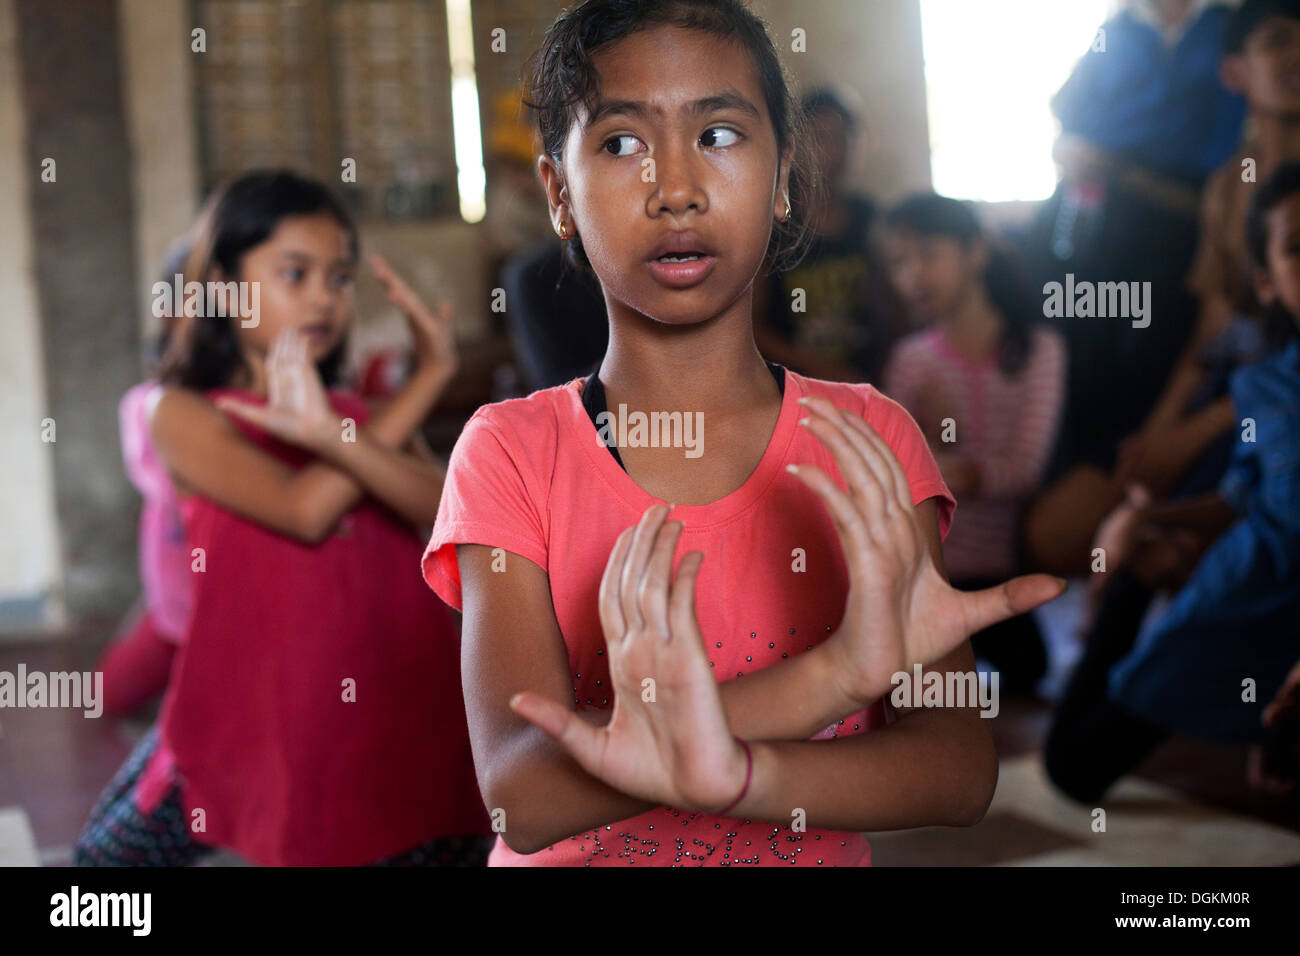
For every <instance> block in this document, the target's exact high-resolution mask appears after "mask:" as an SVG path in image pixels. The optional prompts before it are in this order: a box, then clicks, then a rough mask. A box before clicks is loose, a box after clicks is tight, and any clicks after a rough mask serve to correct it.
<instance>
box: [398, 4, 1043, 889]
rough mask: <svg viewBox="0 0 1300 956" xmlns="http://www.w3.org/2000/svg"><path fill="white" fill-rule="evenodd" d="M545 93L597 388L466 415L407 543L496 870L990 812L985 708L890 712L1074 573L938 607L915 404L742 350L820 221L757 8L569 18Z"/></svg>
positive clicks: (736, 848)
mask: <svg viewBox="0 0 1300 956" xmlns="http://www.w3.org/2000/svg"><path fill="white" fill-rule="evenodd" d="M531 101H532V105H533V106H534V108H535V109H536V110H537V116H538V120H539V125H540V131H541V134H542V141H543V145H544V150H545V152H544V154H543V155H542V156H540V157H539V159H538V169H539V172H540V174H541V177H542V181H543V184H544V186H545V189H546V194H547V198H548V200H549V205H550V210H551V216H552V221H553V222H554V224H555V229H556V231H557V233H558V234H559V235H560V237H561V239H563V240H565V241H567V243H568V249H569V251H570V253H571V255H572V257H573V258H574V259H575V260H576V261H577V262H578V263H579V264H582V265H589V266H590V268H591V269H592V270H594V272H595V274H596V276H597V277H598V278H599V280H600V283H601V286H602V288H603V291H604V298H605V304H606V308H607V311H608V313H609V322H610V336H609V347H608V351H607V352H606V354H605V357H604V360H603V362H602V363H601V366H600V368H599V370H598V372H596V373H594V374H593V375H591V376H589V377H588V378H587V379H586V380H583V379H577V380H574V381H572V382H570V383H568V384H567V385H563V386H558V387H556V388H552V389H546V390H543V391H540V392H536V393H534V394H533V395H531V396H529V397H528V398H524V399H516V400H512V401H507V402H503V403H499V404H497V405H490V406H487V407H485V408H483V409H481V410H480V411H479V413H477V414H476V416H475V419H474V420H473V421H472V422H471V423H470V424H469V425H468V426H467V427H466V430H465V432H464V433H463V434H462V436H461V438H460V440H459V441H458V442H457V445H456V449H455V451H454V453H453V455H452V460H451V464H450V467H449V471H448V478H447V485H446V488H445V490H444V495H443V501H442V504H441V505H440V507H439V512H438V521H437V524H436V526H435V529H434V533H433V536H432V539H431V541H430V544H429V548H428V550H427V552H426V556H425V564H424V568H425V576H426V579H427V580H428V581H429V582H430V584H431V585H432V586H433V587H434V588H435V589H437V590H438V591H439V593H441V594H442V595H443V596H444V597H445V598H446V599H447V600H448V601H449V602H451V603H452V604H453V605H454V606H457V607H460V608H462V609H463V613H464V632H463V634H464V637H463V639H464V642H465V649H464V654H463V659H462V660H463V663H462V668H463V674H464V682H465V697H466V706H467V708H468V713H469V727H470V735H471V739H472V741H473V746H474V757H475V765H476V767H477V770H478V779H479V785H480V788H481V789H482V791H483V794H484V797H485V799H486V803H487V806H488V807H489V808H491V810H492V814H493V820H494V827H495V828H496V829H497V830H498V832H499V834H500V840H499V842H498V844H497V846H496V848H495V849H494V851H493V855H492V858H491V861H490V862H491V863H492V864H534V865H535V864H541V865H548V864H549V865H556V864H570V865H572V864H578V865H581V864H584V863H586V864H591V865H623V864H638V863H640V864H643V865H644V864H649V865H672V864H674V863H680V864H701V865H730V864H732V863H739V864H778V865H790V864H794V863H804V864H807V865H817V864H818V863H821V864H824V865H826V864H834V863H840V864H865V863H867V862H868V861H869V859H870V856H869V851H868V848H867V846H866V841H865V840H864V839H863V838H862V837H861V835H860V834H861V831H864V830H880V829H894V828H900V827H912V826H923V825H931V824H940V825H962V824H971V823H974V822H976V821H977V820H979V819H980V818H981V817H982V815H983V813H984V810H985V808H986V807H987V806H988V803H989V801H990V799H991V798H992V794H993V789H994V785H995V782H996V779H997V758H996V754H995V752H994V749H993V743H992V737H991V734H990V733H989V730H988V725H987V722H985V721H983V720H981V719H980V717H979V712H978V710H977V708H976V707H975V706H947V707H937V708H927V709H920V708H913V707H908V706H902V705H900V706H898V707H895V708H893V711H894V716H895V717H896V718H897V719H896V720H895V722H894V723H892V724H891V725H890V726H888V727H883V725H884V723H885V719H886V715H885V711H884V708H883V705H882V704H881V698H882V697H884V696H885V695H886V694H887V693H889V691H890V685H891V679H892V677H893V675H894V674H896V673H897V672H900V671H906V672H909V674H910V671H911V669H912V667H913V665H914V664H916V665H924V664H932V665H933V667H934V668H935V669H936V670H939V671H964V672H971V671H973V669H974V660H973V657H972V655H971V651H970V647H969V645H968V643H967V636H968V635H969V634H971V633H972V632H973V631H976V630H979V629H980V628H982V627H984V626H986V625H988V624H991V623H993V622H995V621H997V620H1001V619H1003V618H1006V617H1010V616H1011V615H1013V614H1015V613H1018V612H1021V611H1024V610H1027V609H1029V608H1031V607H1034V606H1036V605H1038V604H1040V603H1042V602H1044V601H1046V600H1049V599H1050V598H1052V597H1055V596H1056V595H1057V594H1058V593H1060V590H1061V587H1062V586H1063V582H1060V581H1055V580H1053V579H1051V578H1048V577H1045V576H1041V575H1040V576H1035V577H1030V578H1021V579H1017V580H1014V581H1012V582H1009V583H1007V584H1003V585H1000V586H998V587H995V588H991V589H989V590H987V591H981V592H972V593H961V592H958V591H954V590H953V589H952V588H950V587H949V586H948V584H947V581H946V579H945V578H944V574H943V570H942V568H943V565H942V555H941V552H940V536H941V533H942V531H943V530H946V527H947V523H948V521H949V517H950V515H951V512H952V506H953V501H952V498H951V496H950V495H949V494H948V491H947V489H946V488H945V487H944V485H943V481H942V478H941V476H940V475H939V472H938V469H937V468H936V467H935V464H934V459H933V458H932V457H931V456H930V453H929V451H928V449H926V447H925V441H924V438H923V437H922V436H921V434H920V431H919V430H918V429H917V427H916V424H915V423H914V422H913V421H912V420H911V418H910V417H908V415H907V413H906V412H904V411H903V410H902V409H901V408H900V407H899V406H898V405H897V404H895V403H894V402H892V401H890V400H889V399H888V398H886V397H884V396H883V395H881V394H880V393H879V392H877V391H876V390H875V389H873V388H872V387H871V386H868V385H841V384H836V383H831V382H822V381H817V380H815V379H808V378H804V377H803V376H799V375H795V374H793V373H790V372H787V371H786V370H784V369H782V368H780V367H779V366H776V367H770V366H768V365H767V364H766V363H765V362H764V360H763V357H762V356H761V355H760V354H759V352H758V349H757V348H756V346H755V344H754V333H753V316H752V314H751V313H752V309H751V305H752V291H753V282H754V277H755V275H756V274H757V273H758V271H759V268H760V266H762V265H763V264H764V263H765V262H766V263H767V264H769V265H770V264H774V263H775V264H776V265H778V266H779V265H780V264H782V263H783V262H785V261H788V258H787V255H786V254H787V253H789V252H790V250H791V245H792V241H793V240H794V239H796V238H797V227H796V224H795V223H796V220H795V219H793V218H792V210H793V209H796V208H800V207H801V206H802V205H803V203H804V200H803V198H802V196H803V195H804V194H803V192H802V190H803V187H804V183H803V180H802V173H801V169H802V167H801V166H800V164H798V163H796V162H795V161H794V160H795V152H796V150H797V149H798V148H799V147H800V145H801V143H802V139H801V137H800V135H799V132H798V130H797V129H796V128H795V123H796V118H795V115H794V113H793V110H792V107H791V105H790V101H789V93H788V90H787V87H786V84H785V81H784V78H783V76H782V72H781V67H780V65H779V62H778V60H777V56H776V52H775V50H774V48H773V45H772V42H771V40H770V39H769V37H768V36H767V34H766V31H765V30H764V27H763V25H762V23H761V22H760V21H759V20H757V19H756V18H755V17H754V16H753V14H752V13H750V11H749V10H748V9H747V8H746V7H745V6H744V4H743V3H741V2H739V0H587V2H585V3H583V4H581V5H580V6H578V7H577V8H576V9H574V10H573V11H571V12H567V13H565V14H563V15H561V17H560V18H559V19H558V20H557V21H556V22H555V24H554V25H553V26H552V27H551V29H550V31H549V32H548V34H547V37H546V39H545V41H544V43H543V46H542V49H541V51H540V53H539V54H538V57H537V60H536V66H535V71H534V73H533V78H532V85H531ZM774 220H775V223H776V225H775V228H774V226H773V221H774ZM774 233H775V235H774ZM810 291H811V290H810ZM673 416H676V418H675V424H674V417H673ZM801 416H806V417H802V418H801ZM647 422H649V423H651V424H650V425H649V426H648V427H649V432H648V430H647ZM701 423H702V430H701V427H700V426H701ZM665 438H667V439H668V440H667V441H665V440H664V439H665ZM669 502H673V503H675V504H668V503H669ZM670 514H672V515H674V516H675V517H676V518H677V519H678V520H675V521H669V520H668V517H669V515H670ZM678 559H680V560H678ZM674 565H676V568H677V570H676V573H675V574H674V573H673V567H674ZM918 696H919V695H918ZM918 703H919V701H918ZM880 728H883V729H880ZM867 731H871V732H867ZM814 736H815V737H819V738H822V739H818V740H812V741H810V739H809V738H811V737H814Z"/></svg>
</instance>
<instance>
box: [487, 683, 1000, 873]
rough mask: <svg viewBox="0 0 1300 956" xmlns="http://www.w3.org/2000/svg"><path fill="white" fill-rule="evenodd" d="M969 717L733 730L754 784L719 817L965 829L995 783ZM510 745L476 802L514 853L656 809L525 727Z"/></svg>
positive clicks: (989, 750) (947, 713)
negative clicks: (854, 726) (803, 732)
mask: <svg viewBox="0 0 1300 956" xmlns="http://www.w3.org/2000/svg"><path fill="white" fill-rule="evenodd" d="M728 683H731V684H734V683H736V682H735V681H729V682H728ZM724 686H725V685H724ZM979 719H980V718H978V717H974V718H972V716H971V714H970V713H969V712H965V713H963V712H962V711H959V710H955V709H947V710H929V711H917V712H914V713H911V714H908V715H906V716H905V717H902V718H900V719H899V720H897V721H896V722H895V723H894V724H893V725H891V726H890V727H889V728H887V729H883V730H877V731H872V732H870V733H864V734H854V735H850V736H846V737H841V738H839V739H836V740H822V741H809V740H806V739H800V740H759V739H757V738H751V737H750V735H749V734H747V733H745V732H744V731H743V730H742V729H741V728H740V727H737V726H734V725H733V727H732V730H733V732H735V734H736V735H737V736H739V737H742V738H745V739H747V740H750V748H751V750H752V752H753V755H754V778H753V781H752V782H751V784H750V790H749V795H748V796H747V797H746V799H745V800H743V801H742V802H741V804H740V805H739V806H738V807H737V808H736V809H735V810H734V811H733V812H732V813H730V814H728V815H729V816H731V817H735V818H740V819H748V820H765V821H770V822H772V823H789V822H791V820H792V819H794V817H793V816H792V815H793V814H794V811H795V810H796V809H802V810H804V811H805V814H806V821H807V824H808V826H810V827H820V828H825V829H833V830H893V829H902V828H905V827H914V826H968V825H971V824H974V823H977V822H978V821H979V820H980V819H981V818H982V817H983V815H984V811H985V810H986V809H987V807H988V803H989V801H990V800H991V799H992V795H993V789H994V787H995V786H996V784H997V756H996V753H995V752H994V750H993V747H992V744H991V742H990V739H989V732H988V730H987V729H986V728H983V727H981V726H979V725H978V724H977V723H974V722H976V721H978V720H979ZM818 729H820V728H818ZM514 747H515V753H516V754H518V755H519V757H518V763H516V764H515V766H514V767H513V768H511V769H510V770H509V771H508V775H509V777H510V778H511V779H512V780H513V781H515V786H514V787H507V788H504V789H493V788H491V787H490V786H489V791H490V792H488V793H485V796H487V798H488V799H489V801H492V800H495V801H497V802H498V803H499V805H500V806H501V808H503V809H505V811H506V832H505V833H503V834H502V836H503V838H504V839H505V841H506V843H507V844H508V845H509V846H510V847H511V849H513V850H515V851H516V852H518V853H536V852H538V851H539V850H544V849H545V848H546V847H548V846H551V845H552V844H553V843H556V842H558V841H560V840H564V839H568V838H569V837H571V836H574V835H576V834H581V833H585V832H587V831H590V830H594V829H596V828H598V827H602V826H607V825H609V824H612V823H617V822H619V821H621V820H626V819H628V818H629V817H634V816H638V815H639V814H642V813H645V812H647V811H649V810H653V809H654V808H655V807H656V806H657V805H656V804H654V803H651V802H649V801H646V800H641V799H638V798H636V797H632V796H628V795H627V794H625V793H622V792H620V791H618V790H615V789H613V788H612V787H610V786H608V785H606V784H604V783H602V782H601V781H599V780H597V779H596V778H594V777H592V776H591V775H589V774H588V773H587V772H586V771H585V770H583V769H582V768H581V767H579V766H578V765H577V763H576V762H575V761H574V760H573V759H572V758H571V757H570V756H569V755H568V753H567V752H566V751H565V750H564V748H563V747H562V746H561V745H559V744H558V743H556V742H555V741H554V740H553V739H552V738H551V737H549V736H547V735H546V734H545V733H544V732H542V731H540V730H538V729H536V728H533V727H530V728H528V730H526V731H524V732H522V733H521V734H520V736H519V737H518V738H517V739H516V741H515V744H514ZM491 809H493V807H489V810H491ZM683 809H690V808H683Z"/></svg>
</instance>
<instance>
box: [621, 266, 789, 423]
mask: <svg viewBox="0 0 1300 956" xmlns="http://www.w3.org/2000/svg"><path fill="white" fill-rule="evenodd" d="M752 303H753V288H752V286H751V287H750V288H748V289H746V290H745V292H744V294H743V295H741V296H740V298H739V299H737V300H736V302H735V303H733V304H732V305H731V306H729V307H728V308H727V309H726V310H725V311H724V312H722V313H721V314H719V315H717V316H715V317H714V318H712V319H708V320H706V321H704V322H699V323H695V324H693V325H690V326H685V327H683V326H668V325H664V324H662V323H659V322H655V321H654V320H653V319H650V318H648V317H647V316H645V315H642V314H641V313H638V312H635V311H634V310H632V309H629V308H628V307H627V306H625V305H623V304H622V303H619V302H615V301H612V300H610V299H609V298H608V297H607V298H606V307H607V309H608V311H609V314H610V324H609V326H610V332H609V348H608V349H607V350H606V352H605V359H604V361H603V362H601V365H600V372H599V374H600V380H601V382H602V383H603V384H604V386H605V394H606V397H607V399H608V401H609V404H610V407H613V406H614V405H615V404H616V403H618V402H625V403H627V404H628V405H630V406H633V407H634V408H640V409H654V410H665V411H674V410H683V409H685V410H690V411H708V412H711V413H713V414H716V415H720V416H725V415H728V414H730V413H732V412H738V411H743V410H752V409H754V408H755V407H756V406H758V405H760V404H762V403H763V402H765V401H770V400H772V399H774V398H779V390H778V388H777V386H776V383H775V381H774V380H773V378H772V376H771V374H770V373H769V372H768V370H767V365H766V363H764V361H763V357H762V356H761V355H760V354H759V351H758V346H757V345H755V344H754V330H753V324H752V322H753V319H752V316H751V308H752Z"/></svg>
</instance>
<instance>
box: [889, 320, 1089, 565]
mask: <svg viewBox="0 0 1300 956" xmlns="http://www.w3.org/2000/svg"><path fill="white" fill-rule="evenodd" d="M1065 374H1066V372H1065V344H1064V339H1063V338H1062V337H1061V335H1060V334H1059V333H1057V332H1055V331H1053V330H1051V329H1048V328H1046V327H1042V326H1039V327H1036V328H1035V329H1034V330H1033V332H1032V335H1031V339H1030V351H1029V357H1028V360H1027V361H1026V363H1025V366H1024V368H1023V369H1022V370H1021V372H1020V374H1019V375H1018V376H1016V377H1015V378H1008V377H1007V375H1006V373H1005V372H1003V371H1002V370H1001V369H1000V368H999V367H998V363H997V359H996V357H995V356H989V357H988V358H986V359H983V360H976V359H972V358H969V357H968V356H965V355H963V354H961V353H960V352H958V351H957V350H956V349H955V348H953V346H952V344H951V343H950V342H949V340H948V338H947V336H945V335H944V333H943V332H942V331H941V330H940V329H938V328H931V329H926V330H924V331H922V332H916V333H914V334H912V335H909V336H907V337H906V338H904V339H902V340H901V341H900V342H899V343H898V346H897V347H896V348H895V350H894V353H893V355H892V356H891V358H890V361H889V365H888V367H887V369H886V372H885V393H886V394H887V395H889V397H890V398H892V399H894V400H895V401H897V402H898V403H899V404H901V405H902V406H903V407H904V408H906V409H907V410H908V411H909V412H911V413H912V417H913V418H915V419H916V421H917V424H919V425H920V426H921V430H922V431H923V432H924V433H925V436H926V438H927V439H928V440H929V442H930V446H931V448H932V449H933V450H934V452H935V454H936V455H940V454H943V453H947V454H950V455H953V456H956V457H960V458H965V459H968V460H970V461H973V462H974V463H975V464H976V465H977V466H978V467H979V471H980V479H981V480H980V491H979V494H977V495H973V496H968V497H965V498H963V499H962V500H961V507H960V509H959V510H958V514H957V518H956V520H955V521H954V522H953V526H952V531H951V533H950V534H949V536H948V538H947V540H946V541H945V542H944V562H945V563H946V564H947V567H948V574H949V576H950V577H951V578H952V579H953V580H954V581H963V580H972V579H980V578H993V577H1003V576H1006V575H1009V574H1013V573H1015V572H1016V570H1017V568H1018V563H1019V562H1018V560H1017V544H1018V537H1019V523H1020V517H1021V511H1022V509H1023V507H1024V504H1025V502H1026V501H1027V500H1028V498H1029V496H1030V495H1031V494H1033V492H1034V491H1036V490H1037V487H1038V482H1039V480H1040V479H1041V477H1042V474H1043V470H1044V468H1045V467H1046V465H1047V459H1048V456H1049V455H1050V453H1051V449H1052V443H1053V441H1054V440H1055V438H1056V432H1057V429H1058V428H1059V426H1060V417H1061V405H1062V398H1063V395H1064V392H1065ZM945 419H952V424H951V426H950V428H949V434H948V435H947V436H945V435H944V420H945ZM944 437H949V438H954V439H955V440H954V441H951V442H945V441H944V440H943V439H944Z"/></svg>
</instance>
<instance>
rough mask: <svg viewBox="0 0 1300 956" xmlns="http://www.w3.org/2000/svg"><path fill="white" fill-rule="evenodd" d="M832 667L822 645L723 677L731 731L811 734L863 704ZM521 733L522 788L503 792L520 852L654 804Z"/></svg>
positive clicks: (750, 735) (516, 775)
mask: <svg viewBox="0 0 1300 956" xmlns="http://www.w3.org/2000/svg"><path fill="white" fill-rule="evenodd" d="M834 666H835V665H834V660H833V658H832V656H831V654H830V651H829V647H828V645H826V644H820V645H818V646H817V647H815V648H813V649H812V650H810V651H805V652H804V653H802V654H798V655H796V656H794V657H792V658H790V659H789V660H786V661H782V662H781V663H780V664H776V665H773V666H771V667H765V668H763V669H762V670H760V671H755V672H754V673H752V674H746V675H745V676H744V677H742V678H737V679H735V680H729V681H725V682H723V683H722V684H720V685H719V686H718V692H719V694H720V696H721V698H722V705H723V709H724V710H725V711H726V714H727V723H728V725H729V726H730V727H731V730H732V733H734V734H736V736H738V737H743V738H745V739H746V740H789V741H807V739H808V738H809V737H811V736H812V735H813V734H815V733H818V732H819V731H821V730H823V729H824V728H826V727H828V726H829V725H831V724H833V723H835V721H837V720H839V719H840V718H842V717H845V716H847V715H849V714H852V713H853V712H854V711H856V710H860V709H862V707H863V704H861V703H859V702H856V701H853V700H850V699H849V698H847V697H845V696H844V695H843V694H842V693H840V691H839V689H838V686H837V683H836V681H835V679H834V675H833V668H834ZM586 714H587V715H588V719H589V720H591V721H592V722H594V723H597V724H598V725H599V724H603V723H604V722H606V721H608V719H609V715H610V712H609V711H602V712H592V711H587V712H586ZM520 734H521V736H520V738H519V739H518V741H517V743H516V744H515V747H516V748H517V749H516V750H515V752H516V753H517V754H527V755H528V756H527V757H526V758H524V759H523V761H522V762H521V763H518V764H516V765H515V766H514V767H513V768H512V769H511V770H509V771H508V772H507V775H508V776H509V777H510V778H511V779H512V780H513V781H515V782H516V784H517V785H518V786H519V789H518V790H517V791H516V792H517V794H518V795H517V796H515V797H513V798H510V797H502V798H501V799H502V801H503V802H508V803H512V804H514V805H515V806H516V807H517V808H519V811H521V812H516V813H514V814H512V813H511V812H510V809H509V808H508V807H507V808H506V817H507V821H509V820H511V819H514V820H516V821H518V825H517V827H516V832H515V833H514V834H510V833H507V834H505V839H506V842H507V843H508V844H509V845H510V846H511V848H513V849H515V850H516V851H517V852H523V853H530V852H536V851H537V850H541V849H544V848H545V847H548V846H550V845H551V844H552V843H554V842H555V841H557V840H563V839H566V838H568V837H570V836H573V835H574V834H576V833H582V832H584V831H587V830H591V829H594V828H596V827H600V826H605V825H606V824H610V823H616V822H618V821H620V820H626V819H627V818H628V817H633V816H637V815H638V814H641V813H645V812H646V811H647V810H652V809H654V807H655V806H656V804H653V803H650V802H648V801H645V800H640V799H638V798H636V797H631V796H628V795H627V794H625V793H622V792H621V791H618V790H615V789H613V788H612V787H610V786H608V785H606V784H604V783H602V782H601V781H599V780H597V779H596V778H595V777H592V776H591V775H590V774H588V773H587V772H586V771H585V770H583V769H582V768H581V767H580V766H578V764H577V763H576V762H575V761H574V760H573V759H572V758H571V757H570V756H569V755H568V753H567V752H566V751H565V750H564V748H563V747H561V746H560V745H559V744H557V743H556V742H555V741H554V740H552V738H551V737H549V736H548V735H546V734H545V733H543V732H542V731H540V730H538V729H536V728H535V727H532V726H529V727H527V728H526V729H523V730H521V731H520ZM529 810H535V811H537V812H528V811H529ZM508 827H509V824H508V823H507V828H508ZM516 842H517V843H518V845H516Z"/></svg>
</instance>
